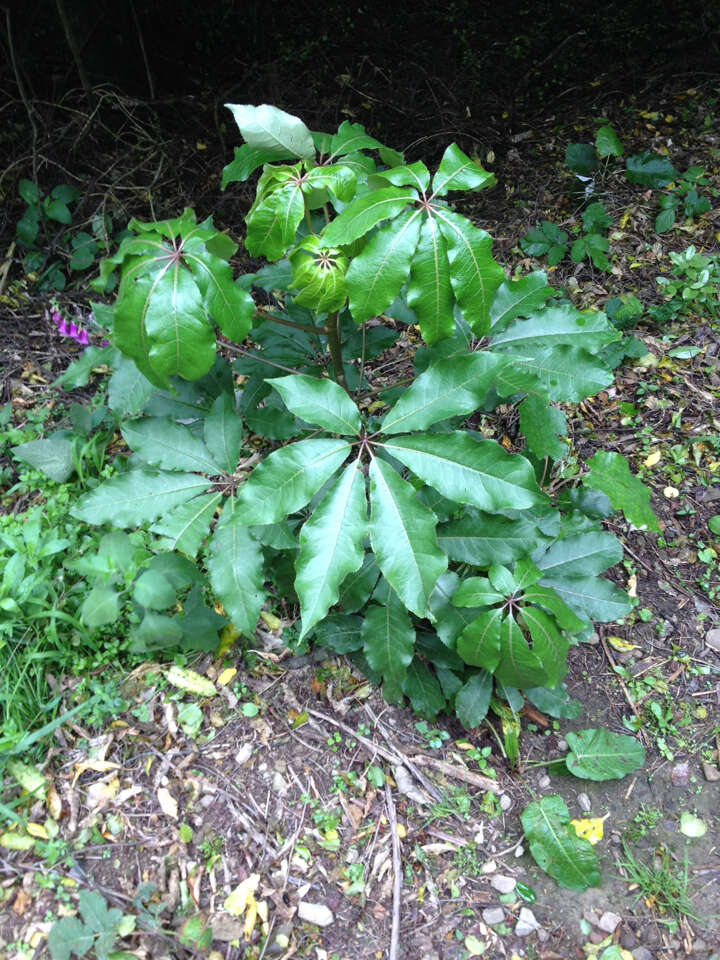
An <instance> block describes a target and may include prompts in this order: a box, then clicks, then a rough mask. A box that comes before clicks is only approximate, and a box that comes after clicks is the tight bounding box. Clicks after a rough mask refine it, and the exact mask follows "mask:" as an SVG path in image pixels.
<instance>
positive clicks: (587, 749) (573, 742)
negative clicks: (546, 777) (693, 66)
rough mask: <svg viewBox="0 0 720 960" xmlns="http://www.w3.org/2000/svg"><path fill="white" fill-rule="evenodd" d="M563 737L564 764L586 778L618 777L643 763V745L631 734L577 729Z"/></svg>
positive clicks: (611, 778)
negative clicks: (566, 749) (567, 750)
mask: <svg viewBox="0 0 720 960" xmlns="http://www.w3.org/2000/svg"><path fill="white" fill-rule="evenodd" d="M566 739H567V742H568V745H569V747H570V750H569V752H568V754H567V757H566V763H567V768H568V770H569V771H570V773H572V774H573V775H574V776H576V777H583V778H584V779H586V780H619V779H621V778H622V777H624V776H627V774H628V773H632V772H633V770H637V769H638V767H641V766H642V765H643V764H644V763H645V748H644V747H643V746H642V745H641V744H639V743H638V741H637V740H635V739H634V738H633V737H628V736H627V734H624V733H612V732H611V731H610V730H605V729H604V728H600V729H598V730H578V731H577V732H576V733H572V732H569V733H567V734H566Z"/></svg>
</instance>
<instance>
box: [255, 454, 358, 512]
mask: <svg viewBox="0 0 720 960" xmlns="http://www.w3.org/2000/svg"><path fill="white" fill-rule="evenodd" d="M350 449H351V448H350V444H349V443H348V442H347V441H346V440H324V439H316V438H310V439H308V440H299V441H298V442H297V443H291V444H289V445H288V446H286V447H283V448H282V449H280V450H276V451H275V452H274V453H271V454H270V455H269V456H268V457H266V458H265V460H263V462H262V463H261V464H259V465H258V466H257V467H256V468H255V469H254V470H253V472H252V473H251V474H250V477H249V478H248V480H247V481H246V482H245V484H244V485H243V486H242V487H241V488H240V492H239V493H238V496H237V506H236V510H237V512H238V514H239V515H240V516H241V517H242V518H243V522H244V523H248V524H251V525H257V524H265V523H277V522H278V521H279V520H283V519H284V518H285V517H287V516H288V515H289V514H291V513H294V512H295V511H296V510H300V508H301V507H304V506H305V504H307V503H309V502H310V500H311V499H312V498H313V496H314V495H315V494H316V493H317V491H318V490H319V489H320V487H321V486H322V485H323V484H324V483H325V481H326V480H329V479H330V477H331V476H332V475H333V474H334V473H335V471H336V470H337V469H338V468H339V467H341V466H342V464H343V462H344V461H345V459H346V458H347V456H348V454H349V453H350Z"/></svg>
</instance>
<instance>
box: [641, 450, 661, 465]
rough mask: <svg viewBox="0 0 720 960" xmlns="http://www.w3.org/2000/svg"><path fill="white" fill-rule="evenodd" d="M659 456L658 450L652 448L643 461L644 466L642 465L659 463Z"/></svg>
mask: <svg viewBox="0 0 720 960" xmlns="http://www.w3.org/2000/svg"><path fill="white" fill-rule="evenodd" d="M661 456H662V454H661V453H660V451H659V450H653V452H652V453H651V454H649V455H648V456H647V457H645V460H644V461H643V466H644V467H654V466H655V464H656V463H660V457H661Z"/></svg>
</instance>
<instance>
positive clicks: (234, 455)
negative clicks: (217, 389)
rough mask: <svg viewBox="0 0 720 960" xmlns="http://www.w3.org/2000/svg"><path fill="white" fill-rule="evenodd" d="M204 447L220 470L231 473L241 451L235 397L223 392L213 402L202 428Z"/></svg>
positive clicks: (240, 433)
mask: <svg viewBox="0 0 720 960" xmlns="http://www.w3.org/2000/svg"><path fill="white" fill-rule="evenodd" d="M203 437H204V439H205V446H206V447H207V449H208V450H209V451H210V453H211V454H212V457H213V459H214V460H215V462H216V463H218V464H220V469H221V470H223V471H225V473H233V472H234V470H235V468H236V467H237V464H238V458H239V457H240V450H241V449H242V438H243V425H242V419H241V418H240V415H239V414H238V413H237V412H236V411H235V397H234V395H233V394H232V393H230V392H229V391H223V393H221V394H220V395H219V396H218V397H217V398H216V399H215V401H214V403H213V405H212V409H211V410H210V413H209V414H208V415H207V417H206V418H205V425H204V428H203Z"/></svg>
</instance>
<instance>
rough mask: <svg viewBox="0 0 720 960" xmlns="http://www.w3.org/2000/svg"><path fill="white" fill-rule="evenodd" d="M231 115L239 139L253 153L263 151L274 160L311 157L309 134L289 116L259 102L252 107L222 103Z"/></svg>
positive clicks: (311, 142)
mask: <svg viewBox="0 0 720 960" xmlns="http://www.w3.org/2000/svg"><path fill="white" fill-rule="evenodd" d="M225 106H226V107H227V108H228V110H230V111H231V112H232V115H233V117H234V118H235V123H237V125H238V127H239V129H240V133H241V134H242V136H243V139H244V140H245V142H246V143H247V145H248V146H249V147H251V148H252V149H253V150H259V151H263V153H264V154H265V155H266V156H267V155H268V154H271V155H272V159H274V160H287V159H289V158H294V157H300V158H302V159H303V160H308V159H311V158H312V157H314V156H315V144H314V143H313V138H312V134H311V133H310V131H309V130H308V128H307V127H306V126H305V124H304V123H303V122H302V120H300V119H299V117H294V116H292V114H289V113H286V112H285V111H284V110H280V109H279V107H272V106H270V105H268V104H267V103H262V104H260V106H258V107H255V106H252V105H251V104H249V103H226V104H225Z"/></svg>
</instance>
